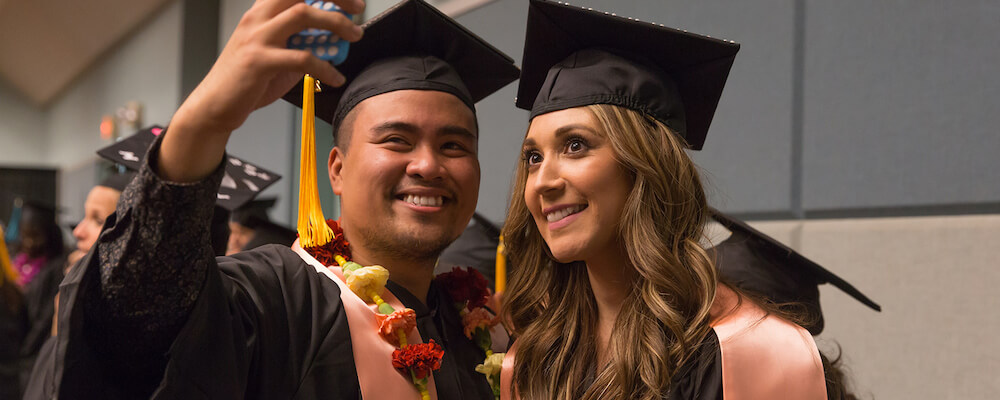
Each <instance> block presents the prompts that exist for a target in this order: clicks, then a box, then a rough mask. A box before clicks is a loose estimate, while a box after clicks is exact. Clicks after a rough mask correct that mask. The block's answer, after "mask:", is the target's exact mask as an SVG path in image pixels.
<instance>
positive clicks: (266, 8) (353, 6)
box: [254, 0, 365, 18]
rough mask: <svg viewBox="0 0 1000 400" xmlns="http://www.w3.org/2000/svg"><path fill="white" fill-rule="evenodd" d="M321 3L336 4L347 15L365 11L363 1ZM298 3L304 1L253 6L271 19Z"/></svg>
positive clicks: (261, 0) (262, 1) (267, 0)
mask: <svg viewBox="0 0 1000 400" xmlns="http://www.w3.org/2000/svg"><path fill="white" fill-rule="evenodd" d="M322 1H326V2H332V3H333V4H336V5H337V7H340V9H341V10H344V11H345V12H347V13H348V14H355V15H356V14H361V13H362V12H364V11H365V2H364V0H322ZM299 3H303V4H304V3H305V1H304V0H257V2H256V4H254V8H255V9H258V11H259V12H260V13H261V14H262V15H263V16H264V17H265V18H271V17H274V16H276V15H278V14H280V13H282V12H284V11H285V10H287V9H288V8H290V7H292V6H294V5H296V4H299Z"/></svg>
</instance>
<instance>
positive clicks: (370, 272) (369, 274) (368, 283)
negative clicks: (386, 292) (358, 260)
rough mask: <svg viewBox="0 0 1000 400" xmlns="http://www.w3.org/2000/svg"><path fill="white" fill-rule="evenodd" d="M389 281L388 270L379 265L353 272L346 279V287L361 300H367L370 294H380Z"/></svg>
mask: <svg viewBox="0 0 1000 400" xmlns="http://www.w3.org/2000/svg"><path fill="white" fill-rule="evenodd" d="M388 281H389V270H387V269H385V268H383V267H382V266H381V265H369V266H367V267H361V268H359V269H356V270H354V272H351V274H350V275H349V276H348V277H347V287H349V288H351V291H353V292H354V293H355V294H357V295H358V296H359V297H361V298H362V299H366V300H368V298H369V297H370V295H371V294H372V292H374V293H375V294H379V293H382V288H383V287H385V283H386V282H388Z"/></svg>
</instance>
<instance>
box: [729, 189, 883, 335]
mask: <svg viewBox="0 0 1000 400" xmlns="http://www.w3.org/2000/svg"><path fill="white" fill-rule="evenodd" d="M710 213H711V216H712V219H714V220H715V221H717V222H719V223H720V224H722V226H724V227H726V229H729V231H730V232H732V235H731V236H729V237H728V238H727V239H726V240H724V241H722V242H721V243H719V244H718V245H716V246H715V247H713V248H712V251H714V252H715V256H716V265H717V267H718V269H719V274H720V275H721V278H722V280H724V281H725V282H727V283H730V284H732V285H735V286H736V287H737V288H739V289H741V290H746V291H748V292H751V293H755V294H758V295H761V296H764V297H765V298H766V299H768V300H770V301H772V302H774V303H775V304H786V303H791V304H798V305H801V306H803V307H805V310H806V314H807V315H806V319H807V320H808V321H809V322H812V325H811V326H807V327H806V328H807V329H808V330H809V333H811V334H813V335H818V334H819V333H820V332H822V331H823V325H824V321H823V310H822V307H820V301H819V285H822V284H825V283H829V284H832V285H833V286H835V287H837V288H838V289H840V290H842V291H843V292H844V293H847V294H848V295H849V296H851V297H853V298H854V299H856V300H858V301H860V302H861V303H862V304H864V305H866V306H868V307H870V308H871V309H873V310H875V311H882V307H881V306H879V305H878V304H876V303H875V302H874V301H872V300H871V299H869V298H868V296H865V294H864V293H861V291H860V290H858V289H857V288H855V287H854V286H853V285H851V284H850V283H848V282H847V281H845V280H843V279H842V278H840V277H839V276H837V275H836V274H834V273H833V272H830V271H829V270H827V269H826V268H823V267H822V266H820V265H819V264H817V263H815V262H813V261H812V260H809V259H808V258H806V257H805V256H803V255H802V254H799V253H798V252H796V251H795V250H792V249H791V248H789V247H788V246H785V245H784V244H782V243H781V242H778V241H777V240H775V239H774V238H772V237H770V236H768V235H766V234H764V233H762V232H760V231H758V230H756V229H754V228H753V227H751V226H750V225H748V224H747V223H745V222H743V221H740V220H739V219H736V218H734V217H732V216H730V215H726V214H725V213H723V212H721V211H719V210H716V209H714V208H711V209H710Z"/></svg>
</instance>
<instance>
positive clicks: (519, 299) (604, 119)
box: [502, 105, 718, 400]
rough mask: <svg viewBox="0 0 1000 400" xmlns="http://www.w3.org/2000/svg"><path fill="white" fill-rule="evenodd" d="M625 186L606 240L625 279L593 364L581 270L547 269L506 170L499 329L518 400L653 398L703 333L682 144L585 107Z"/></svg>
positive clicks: (700, 213)
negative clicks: (624, 175)
mask: <svg viewBox="0 0 1000 400" xmlns="http://www.w3.org/2000/svg"><path fill="white" fill-rule="evenodd" d="M586 109H587V110H588V111H590V112H591V113H592V114H593V115H594V116H595V117H596V119H597V121H599V124H600V127H601V128H602V131H603V132H601V133H600V134H602V135H606V137H607V138H608V139H609V142H610V143H611V146H612V148H613V149H614V153H615V157H616V158H617V161H618V162H619V163H620V165H621V166H622V167H623V168H624V169H625V170H626V171H628V173H629V174H630V175H631V177H632V178H633V181H634V185H633V187H632V190H631V192H630V193H629V194H628V198H627V200H626V203H625V206H624V209H623V210H622V215H621V219H620V221H621V222H620V223H619V224H618V227H617V235H618V239H619V240H620V241H621V243H622V245H623V247H624V248H625V252H626V254H628V259H627V260H622V262H626V263H628V264H629V265H630V266H631V267H632V268H634V269H635V270H636V271H637V274H636V280H635V281H634V282H632V285H631V294H630V295H629V296H627V299H626V300H625V302H624V304H622V306H621V310H620V311H619V313H618V316H617V318H616V320H615V325H614V331H613V333H612V336H611V338H610V340H609V344H608V349H607V357H606V359H607V360H608V363H607V364H606V365H604V366H597V368H596V370H595V365H597V359H598V357H597V341H596V337H597V304H596V301H595V299H594V296H593V292H592V290H591V287H590V281H589V280H588V275H587V270H586V266H585V265H583V264H582V263H579V262H577V263H570V264H562V263H558V262H556V261H555V260H554V259H553V258H552V256H551V253H550V251H549V249H548V247H547V246H546V244H545V241H544V240H543V239H542V236H541V234H539V231H538V227H537V226H536V225H535V222H534V220H533V219H532V217H531V213H530V212H529V211H528V208H527V206H526V204H525V201H524V190H525V185H526V182H527V169H526V166H525V163H524V162H521V163H519V164H518V167H517V173H516V178H515V181H514V183H513V190H512V194H511V202H510V208H509V212H508V215H507V221H506V223H505V224H504V229H503V234H504V237H505V243H506V246H507V254H508V256H509V259H510V261H511V265H512V266H513V267H514V268H513V269H512V271H511V280H510V284H509V285H508V289H507V291H506V293H505V294H504V306H503V307H502V309H503V320H504V322H505V324H507V325H508V329H509V330H510V331H511V332H512V334H513V335H515V336H516V337H517V346H518V347H517V357H516V360H515V365H514V373H513V382H512V383H513V389H514V390H515V391H516V392H517V393H518V395H519V396H521V398H524V399H565V400H569V399H624V398H628V399H660V398H662V396H663V395H664V394H665V393H667V392H668V391H669V390H670V380H671V378H672V377H673V375H674V372H675V371H677V369H678V368H679V367H680V366H681V365H682V364H683V363H684V362H686V361H687V359H688V357H689V356H690V355H691V354H692V352H693V350H694V348H695V346H697V345H698V344H699V343H700V342H701V341H702V340H703V339H704V337H705V335H706V334H707V333H708V331H709V330H710V327H709V326H708V321H709V308H710V307H711V305H712V301H713V299H714V298H715V288H716V284H717V282H718V277H717V273H716V269H715V266H714V264H713V261H712V259H711V258H710V257H709V255H708V254H706V252H705V250H704V248H702V246H700V245H699V239H701V237H702V235H703V225H704V222H705V219H706V218H707V213H708V211H707V204H706V198H705V193H704V190H703V189H702V186H701V180H700V177H699V174H698V171H697V169H696V167H695V165H694V164H693V163H692V162H691V160H690V158H688V155H687V154H686V153H685V151H684V149H685V147H686V145H685V143H684V141H683V139H681V138H679V137H678V136H677V135H675V134H673V133H672V132H671V131H670V129H669V128H668V127H667V126H666V125H664V124H662V123H660V122H659V121H656V120H655V119H652V118H650V117H647V116H645V115H644V114H642V113H639V112H636V111H633V110H630V109H626V108H623V107H618V106H613V105H591V106H586Z"/></svg>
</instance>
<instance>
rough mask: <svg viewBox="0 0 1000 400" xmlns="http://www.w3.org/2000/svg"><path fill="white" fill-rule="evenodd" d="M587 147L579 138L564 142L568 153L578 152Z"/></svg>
mask: <svg viewBox="0 0 1000 400" xmlns="http://www.w3.org/2000/svg"><path fill="white" fill-rule="evenodd" d="M586 148H587V144H586V143H584V142H583V140H580V139H572V140H570V141H569V143H567V144H566V150H568V151H569V152H570V153H578V152H581V151H583V150H585V149H586Z"/></svg>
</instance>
